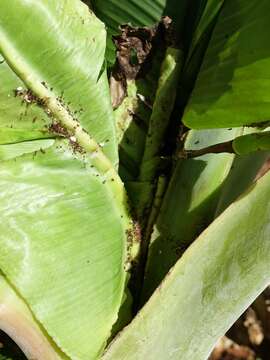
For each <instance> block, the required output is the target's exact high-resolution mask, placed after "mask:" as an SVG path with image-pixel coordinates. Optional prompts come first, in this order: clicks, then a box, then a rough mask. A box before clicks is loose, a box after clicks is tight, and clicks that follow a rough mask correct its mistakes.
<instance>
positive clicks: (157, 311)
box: [103, 172, 270, 360]
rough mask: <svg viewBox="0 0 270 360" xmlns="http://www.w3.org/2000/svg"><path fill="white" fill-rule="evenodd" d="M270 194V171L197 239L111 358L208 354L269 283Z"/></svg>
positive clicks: (185, 359)
mask: <svg viewBox="0 0 270 360" xmlns="http://www.w3.org/2000/svg"><path fill="white" fill-rule="evenodd" d="M269 197H270V172H269V173H268V174H267V175H265V176H264V177H263V178H261V179H260V180H259V181H258V182H257V183H256V184H254V186H252V187H251V188H250V189H249V190H248V191H247V192H246V193H245V194H243V195H242V196H241V197H240V198H239V199H238V200H237V201H235V202H234V203H233V204H232V205H231V206H230V207H229V208H227V209H226V210H225V212H224V213H223V214H222V215H220V216H219V217H218V218H217V219H216V220H215V221H214V222H213V223H212V224H211V225H210V226H209V227H208V228H207V229H206V230H205V231H204V232H203V233H202V234H201V235H200V236H199V238H198V239H197V240H196V241H195V243H193V244H192V245H191V246H190V248H189V249H188V250H187V251H186V252H185V254H184V255H183V257H182V258H181V259H180V260H179V261H178V262H177V264H176V265H175V267H174V268H172V270H171V271H170V273H169V275H168V276H167V278H166V279H165V280H164V282H163V283H162V284H161V286H160V287H159V289H157V290H156V292H155V293H154V295H153V296H152V297H151V298H150V300H149V302H148V303H147V304H146V305H145V306H144V308H143V309H142V310H141V312H140V313H139V314H138V315H137V317H136V318H135V319H134V320H133V322H132V323H131V324H130V325H129V326H128V327H127V328H126V329H125V330H124V331H123V332H122V334H120V336H119V337H118V338H117V339H116V340H115V342H114V343H113V344H112V345H111V347H110V348H109V349H108V351H107V353H105V355H104V357H103V359H104V360H109V359H114V360H116V359H117V360H124V359H128V360H133V359H136V360H137V359H138V360H139V359H144V358H147V359H155V360H157V359H181V360H190V359H192V360H206V359H207V357H208V355H209V354H210V351H211V350H212V348H213V346H214V345H215V343H216V341H217V340H218V338H219V337H220V336H221V335H223V334H224V333H225V331H226V330H227V329H228V328H229V327H230V325H232V323H233V322H234V321H235V320H236V319H237V318H238V317H239V315H240V314H241V313H242V312H243V311H244V309H245V308H246V307H247V306H248V305H249V304H250V303H251V302H252V301H253V300H254V299H255V298H256V296H258V294H259V293H260V292H261V291H262V290H263V289H264V288H265V287H266V285H267V284H268V283H269V278H270V268H269V261H270V244H269V224H270V203H269ZM236 289H237V291H236Z"/></svg>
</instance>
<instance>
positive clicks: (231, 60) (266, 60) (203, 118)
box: [183, 0, 270, 129]
mask: <svg viewBox="0 0 270 360" xmlns="http://www.w3.org/2000/svg"><path fill="white" fill-rule="evenodd" d="M269 11H270V5H269V2H268V1H267V0H264V1H260V3H259V4H258V2H257V1H255V0H253V1H249V2H248V3H247V2H246V1H243V0H239V1H230V0H229V1H226V2H225V3H224V6H223V8H222V11H221V13H220V15H219V19H218V21H217V25H216V27H215V29H214V33H213V36H212V39H211V42H210V44H209V48H208V50H207V52H206V55H205V59H204V62H203V65H202V68H201V71H200V73H199V76H198V79H197V82H196V85H195V88H194V91H193V94H192V96H191V99H190V101H189V104H188V106H187V108H186V111H185V115H184V118H183V121H184V123H185V124H186V125H187V126H188V127H191V128H196V129H202V128H215V127H229V126H233V127H238V126H243V125H249V124H253V123H260V122H263V121H266V120H267V119H268V118H269V115H270V102H269V96H268V94H269V91H270V81H269V79H270V72H269V69H270V66H269V64H270V47H269V41H268V36H267V34H268V32H269V31H268V30H269V21H268V17H267V14H268V13H269ZM250 94H252V96H251V95H250Z"/></svg>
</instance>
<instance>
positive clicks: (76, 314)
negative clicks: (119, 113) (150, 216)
mask: <svg viewBox="0 0 270 360" xmlns="http://www.w3.org/2000/svg"><path fill="white" fill-rule="evenodd" d="M0 172H1V181H0V188H1V209H0V212H1V218H2V222H1V227H2V230H1V234H2V235H1V237H0V242H1V244H2V248H3V251H2V252H1V256H0V267H1V269H2V270H3V272H4V273H5V274H6V276H7V277H8V279H9V280H10V281H11V282H12V284H14V286H15V287H16V289H18V291H19V293H20V294H21V295H22V296H23V297H24V298H25V299H26V300H27V303H28V304H29V305H30V307H31V309H32V311H33V312H34V314H35V316H36V317H37V318H38V320H39V321H40V322H41V323H42V324H43V325H44V327H45V328H46V330H47V331H48V333H49V335H50V336H51V337H52V338H53V339H54V340H55V341H56V343H57V344H58V345H59V346H60V347H61V349H62V350H63V351H64V352H66V353H67V354H68V355H69V356H70V357H71V358H74V359H75V358H76V359H89V357H90V358H95V357H96V356H97V355H98V353H99V352H100V351H101V350H102V348H103V347H104V345H105V342H106V340H107V338H108V337H109V336H110V331H111V328H112V325H113V324H114V322H115V321H116V320H117V313H118V310H119V307H120V305H121V300H122V296H123V291H124V282H125V271H124V265H125V263H124V262H125V258H126V249H125V246H126V245H125V240H126V236H127V235H126V231H127V228H128V225H129V224H128V218H127V215H126V214H125V213H124V211H125V210H124V209H123V212H121V209H119V207H118V206H117V205H116V204H115V200H114V195H113V193H112V192H111V189H110V180H108V181H107V183H106V181H104V178H103V177H102V176H100V174H99V173H98V172H96V171H95V170H92V168H91V166H90V165H89V164H87V162H86V163H85V160H84V161H83V160H80V159H79V158H77V157H76V156H75V157H74V155H73V154H72V152H71V151H70V150H69V148H68V147H67V146H66V145H65V142H63V141H60V142H56V144H55V145H54V146H53V147H51V148H49V149H46V150H45V153H43V152H37V153H36V154H34V155H33V154H30V155H24V156H22V157H20V158H16V161H14V160H10V161H5V162H2V163H1V165H0ZM93 330H94V331H93Z"/></svg>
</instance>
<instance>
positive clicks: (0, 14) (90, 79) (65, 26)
mask: <svg viewBox="0 0 270 360" xmlns="http://www.w3.org/2000/svg"><path fill="white" fill-rule="evenodd" d="M22 19H24V21H22ZM105 46H106V32H105V28H104V25H103V24H102V23H101V22H100V21H99V20H98V19H97V18H96V17H95V16H94V14H93V13H91V12H90V10H89V9H88V7H87V6H86V5H84V4H82V3H81V2H80V1H79V0H76V1H72V0H67V1H63V0H61V1H57V2H56V1H54V0H48V1H46V2H44V1H41V0H38V1H35V0H32V1H28V0H27V1H26V0H23V1H21V0H20V1H19V0H15V1H13V2H12V3H10V2H9V1H6V0H3V1H1V4H0V53H2V56H3V57H4V59H5V60H6V62H7V63H8V64H9V66H10V67H11V69H12V70H13V71H14V74H10V72H9V70H8V67H7V66H6V65H5V64H1V65H0V68H1V70H0V71H1V93H0V96H1V98H0V102H1V103H2V104H1V107H0V109H1V124H2V123H3V120H2V118H3V119H5V120H4V121H5V123H8V124H9V125H10V124H11V123H12V121H14V117H15V118H17V116H18V114H21V117H22V120H27V121H28V123H29V120H30V119H31V121H32V120H33V119H35V122H36V125H35V128H38V129H40V128H42V127H43V128H44V125H46V114H43V116H42V114H41V111H38V110H30V111H29V114H28V116H26V117H25V116H24V110H25V109H23V107H25V106H22V104H21V99H20V97H19V96H18V97H17V98H14V90H15V89H17V88H18V87H23V88H30V89H31V90H32V91H33V92H34V93H35V95H36V96H38V97H39V98H42V99H43V100H40V101H41V103H43V104H44V103H45V102H46V101H45V100H46V98H50V99H57V100H58V101H60V102H62V103H64V104H65V108H66V109H68V111H69V113H70V115H71V117H72V118H73V119H75V120H79V121H80V122H81V124H82V126H83V127H84V129H85V130H86V131H87V132H89V133H90V134H91V135H92V136H93V137H94V138H95V139H96V141H97V142H98V143H100V144H102V145H104V147H103V149H104V152H105V154H106V155H107V156H108V157H109V158H110V159H111V161H112V162H113V163H117V145H116V136H115V129H114V120H113V113H112V108H111V104H110V98H109V91H108V84H107V79H106V71H103V70H102V66H103V62H104V52H105ZM16 75H17V76H18V77H19V78H20V79H18V78H17V77H16ZM22 82H23V83H24V84H23V83H22ZM24 124H25V121H23V124H22V123H21V125H24ZM2 126H3V125H2ZM17 126H18V125H17Z"/></svg>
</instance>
